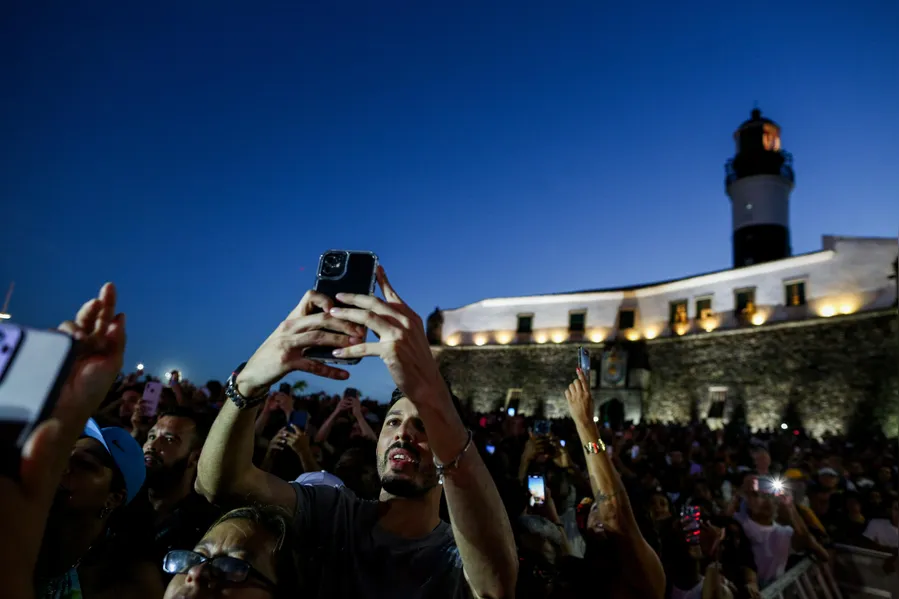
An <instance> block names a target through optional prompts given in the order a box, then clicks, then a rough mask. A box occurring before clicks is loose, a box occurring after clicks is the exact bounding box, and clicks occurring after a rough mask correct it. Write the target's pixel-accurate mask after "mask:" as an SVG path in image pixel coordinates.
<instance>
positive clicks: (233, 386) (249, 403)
mask: <svg viewBox="0 0 899 599" xmlns="http://www.w3.org/2000/svg"><path fill="white" fill-rule="evenodd" d="M246 365H247V363H246V362H244V363H243V364H241V365H240V366H238V367H237V368H236V369H235V370H234V372H232V373H231V376H230V377H228V382H227V383H226V384H225V397H227V398H228V400H230V401H231V403H233V404H234V405H235V406H236V407H237V409H238V410H246V409H247V408H252V407H254V406H258V405H259V404H261V403H262V402H263V401H265V398H266V397H268V391H264V392H262V393H260V394H259V395H255V396H252V397H245V396H243V395H241V393H240V391H239V390H238V389H237V375H238V374H240V371H241V370H243V369H244V366H246Z"/></svg>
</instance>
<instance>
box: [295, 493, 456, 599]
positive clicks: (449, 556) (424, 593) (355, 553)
mask: <svg viewBox="0 0 899 599" xmlns="http://www.w3.org/2000/svg"><path fill="white" fill-rule="evenodd" d="M292 484H293V487H294V489H295V491H296V494H297V510H296V514H295V516H294V531H295V533H296V534H297V537H298V543H299V546H300V547H301V548H303V549H304V550H305V551H304V553H305V554H308V555H309V556H310V558H311V560H312V561H311V563H310V564H309V566H310V567H309V571H310V572H311V573H312V574H313V576H314V578H315V579H316V580H315V581H312V580H310V581H309V582H311V583H313V584H315V583H317V585H318V592H317V596H318V597H322V598H324V597H352V598H353V599H364V598H367V597H372V598H374V597H378V598H381V597H385V598H386V597H402V598H404V599H419V598H420V599H426V598H427V599H432V598H439V599H444V598H446V599H450V598H452V599H461V598H467V597H471V593H470V591H469V589H468V583H467V582H466V581H465V576H464V574H463V572H462V558H461V557H460V556H459V550H458V548H457V547H456V541H455V539H453V535H452V530H451V527H450V525H449V524H447V523H446V522H441V523H440V525H439V526H437V528H435V529H434V530H433V531H432V532H430V533H429V534H428V535H427V536H425V537H422V538H419V539H403V538H400V537H397V536H395V535H392V534H390V533H388V532H386V531H384V530H383V529H381V528H380V527H379V526H378V502H377V501H368V500H362V499H358V498H357V497H356V496H355V495H354V494H353V492H352V491H349V490H347V489H345V488H334V487H328V486H307V485H299V484H296V483H292Z"/></svg>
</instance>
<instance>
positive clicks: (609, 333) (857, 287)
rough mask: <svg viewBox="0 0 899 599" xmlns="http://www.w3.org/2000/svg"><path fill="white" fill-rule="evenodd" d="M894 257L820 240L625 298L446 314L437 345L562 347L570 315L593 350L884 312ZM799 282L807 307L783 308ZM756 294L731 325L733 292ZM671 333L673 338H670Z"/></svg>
mask: <svg viewBox="0 0 899 599" xmlns="http://www.w3.org/2000/svg"><path fill="white" fill-rule="evenodd" d="M897 252H899V242H897V240H896V239H880V238H871V239H868V238H840V237H825V238H824V249H823V250H821V251H819V252H815V253H812V254H805V255H799V256H794V257H791V258H786V259H783V260H778V261H776V262H768V263H764V264H758V265H755V266H748V267H745V268H740V269H734V270H726V271H720V272H716V273H711V274H707V275H700V276H697V277H692V278H688V279H681V280H678V281H673V282H669V283H665V284H662V285H654V286H647V287H642V288H637V289H631V290H627V291H614V290H613V291H603V292H593V293H577V294H559V295H543V296H532V297H511V298H493V299H486V300H482V301H479V302H476V303H473V304H470V305H467V306H463V307H461V308H457V309H454V310H445V311H443V312H442V313H441V314H442V316H443V326H442V340H443V343H444V345H447V346H450V347H456V346H468V345H479V346H489V345H505V344H516V343H528V344H530V343H534V344H544V343H546V344H553V343H559V344H564V343H566V342H570V341H572V340H571V339H570V338H569V334H568V322H569V314H570V313H571V312H572V311H578V310H586V314H587V315H586V334H585V335H584V340H585V341H589V342H594V343H599V342H601V341H603V340H606V339H609V338H613V337H615V336H618V338H626V339H630V340H637V339H655V338H664V337H672V336H676V335H694V334H700V335H701V334H703V333H705V332H707V331H713V330H724V329H733V328H739V327H741V326H746V325H747V324H751V325H754V326H763V325H766V324H773V323H778V322H790V321H802V320H807V319H815V318H829V317H832V316H838V315H845V314H854V313H857V312H860V311H872V310H880V309H884V308H888V307H890V306H892V305H893V303H894V302H895V301H896V287H895V283H894V282H893V281H892V280H890V279H889V275H890V273H891V272H892V264H893V261H894V260H895V259H896V255H897ZM797 280H798V281H804V282H805V298H806V305H805V306H802V307H799V308H793V307H788V306H786V305H785V304H786V293H785V284H786V283H788V282H790V281H797ZM745 288H751V289H753V290H754V296H755V297H754V302H753V306H752V307H753V313H752V314H749V315H747V320H746V321H744V322H740V321H739V320H738V319H737V318H735V316H734V314H733V311H734V308H735V302H736V299H735V291H737V290H739V289H745ZM703 297H711V300H712V313H713V316H712V317H710V318H707V319H705V320H701V321H700V320H698V319H696V318H695V316H696V301H697V300H698V299H700V298H703ZM683 299H686V300H688V313H689V315H690V318H691V321H690V322H689V323H688V324H687V325H681V326H679V327H671V326H669V323H668V320H669V314H670V309H671V305H670V303H671V302H674V301H677V300H683ZM622 308H631V309H634V310H635V312H636V323H635V327H634V328H633V329H630V330H627V331H619V330H617V325H618V315H619V311H620V310H621V309H622ZM520 314H533V334H532V335H530V336H525V337H523V338H522V337H521V336H517V335H516V334H515V333H516V328H517V324H518V315H520ZM672 329H674V330H672Z"/></svg>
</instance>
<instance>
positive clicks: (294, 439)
mask: <svg viewBox="0 0 899 599" xmlns="http://www.w3.org/2000/svg"><path fill="white" fill-rule="evenodd" d="M279 434H280V435H281V436H282V438H283V439H284V444H285V445H286V446H287V447H289V448H291V449H292V450H293V452H294V453H295V454H297V455H298V456H301V455H302V454H303V452H304V451H308V450H309V436H308V435H307V434H306V431H304V430H301V429H299V428H297V427H295V426H287V427H285V428H283V429H281V432H280V433H279Z"/></svg>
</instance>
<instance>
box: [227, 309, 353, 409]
mask: <svg viewBox="0 0 899 599" xmlns="http://www.w3.org/2000/svg"><path fill="white" fill-rule="evenodd" d="M316 307H318V308H321V309H322V310H323V312H318V313H315V314H313V310H314V309H315V308H316ZM333 307H334V302H333V301H332V300H331V298H329V297H328V296H326V295H323V294H321V293H318V292H316V291H307V292H306V295H304V296H303V299H301V300H300V303H299V304H297V307H296V308H294V309H293V311H292V312H291V313H290V314H288V315H287V318H286V319H285V320H284V322H282V323H281V324H280V325H278V328H276V329H275V331H274V332H273V333H272V334H271V335H269V337H268V339H266V340H265V341H264V342H263V343H262V345H260V346H259V349H257V350H256V353H254V354H253V356H252V357H251V358H250V359H249V361H248V362H247V365H246V366H245V367H244V369H243V370H242V371H241V372H240V374H239V375H238V376H237V388H238V390H239V391H240V393H241V394H242V395H244V396H245V397H253V396H256V395H259V394H260V393H262V392H263V391H265V389H267V388H268V387H270V386H271V385H273V384H274V383H276V382H277V381H279V380H281V379H282V378H283V377H284V375H286V374H288V373H290V372H294V371H302V372H309V373H311V374H315V375H318V376H323V377H327V378H332V379H346V378H348V377H349V373H348V372H347V371H345V370H341V369H339V368H333V367H331V366H326V365H325V364H322V363H321V362H316V361H315V360H310V359H309V358H306V357H305V355H304V353H305V351H306V349H307V348H310V347H316V346H336V347H345V346H348V345H352V344H354V343H359V342H360V341H362V339H363V337H364V335H365V330H364V328H363V327H360V326H358V325H357V324H353V323H352V322H347V321H346V320H340V319H338V318H334V317H333V316H332V315H331V314H329V311H330V310H331V308H333Z"/></svg>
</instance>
